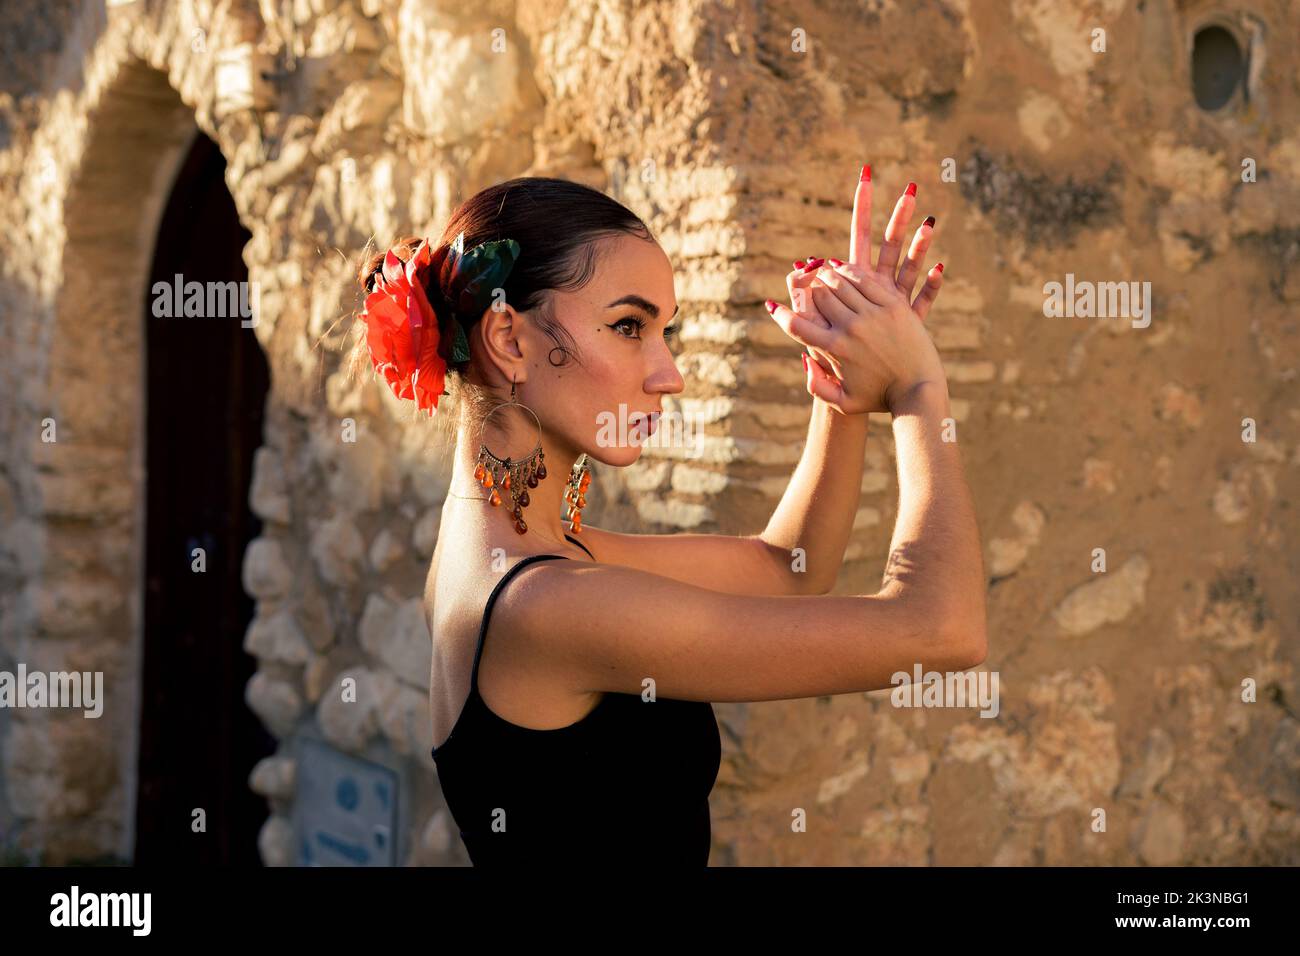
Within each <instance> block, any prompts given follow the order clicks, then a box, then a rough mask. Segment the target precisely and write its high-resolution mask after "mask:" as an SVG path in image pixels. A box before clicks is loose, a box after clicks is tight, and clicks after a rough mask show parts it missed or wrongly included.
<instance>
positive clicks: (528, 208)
mask: <svg viewBox="0 0 1300 956" xmlns="http://www.w3.org/2000/svg"><path fill="white" fill-rule="evenodd" d="M462 232H463V233H464V234H465V239H464V248H465V249H467V250H468V249H470V248H472V247H473V246H475V245H477V244H479V243H480V242H490V241H493V240H498V239H513V240H515V241H516V242H517V243H519V257H518V259H517V260H516V261H515V264H514V267H513V268H512V269H511V270H510V274H509V276H507V277H506V280H505V282H504V283H502V288H503V291H504V292H505V299H506V301H507V302H508V303H509V304H510V305H511V306H512V307H513V308H514V309H515V310H516V311H519V312H528V311H531V310H533V309H537V314H536V321H537V324H538V327H539V328H540V329H541V330H542V331H543V332H545V333H546V334H547V335H548V336H549V337H550V338H551V340H552V341H554V342H555V345H556V348H555V349H553V350H552V351H551V359H550V360H551V362H552V363H553V364H555V365H562V364H564V363H565V362H566V361H568V358H569V357H570V356H572V355H573V350H572V348H571V346H572V339H571V338H570V337H569V336H568V334H567V332H566V330H565V329H564V327H563V326H561V325H560V324H559V323H557V322H556V321H555V314H554V311H553V308H552V304H553V296H552V295H551V293H552V292H553V291H555V290H563V291H566V292H572V291H576V290H578V289H581V288H582V287H583V286H585V285H586V284H587V283H588V282H590V281H591V278H592V276H593V275H594V274H595V271H596V265H597V248H596V241H597V240H599V239H603V238H607V237H611V236H616V235H619V234H627V235H634V236H637V237H638V238H641V239H646V240H649V241H653V239H654V236H653V234H652V233H651V232H650V229H649V228H648V227H647V226H646V224H645V223H644V222H642V220H641V219H640V218H639V217H638V216H637V215H636V214H635V213H633V212H632V211H631V210H630V209H628V208H627V207H626V206H624V205H623V204H622V203H620V202H618V201H617V200H615V199H611V198H610V197H609V196H606V195H605V194H604V193H602V192H600V191H599V190H596V189H592V188H591V187H590V186H585V185H583V184H581V183H575V182H570V181H569V180H567V179H553V178H548V177H539V176H527V177H522V178H519V179H511V180H508V181H506V182H503V183H498V184H497V185H495V186H489V187H487V188H486V189H483V190H481V191H480V192H478V193H475V194H474V195H473V196H471V197H470V198H469V199H467V200H465V201H464V202H463V203H461V204H460V206H459V207H457V209H456V211H455V212H453V213H452V215H451V218H450V220H449V221H448V222H447V225H446V227H445V228H444V229H443V231H442V237H441V239H440V240H439V243H438V246H445V245H450V244H451V243H452V242H454V241H455V239H456V236H457V235H458V234H460V233H462ZM419 244H420V238H419V237H417V236H407V237H404V238H402V239H401V240H400V241H398V242H397V243H396V244H395V245H393V246H392V247H391V248H392V251H393V253H394V254H395V255H396V256H397V257H398V258H399V259H401V260H402V261H403V262H405V261H406V260H408V259H409V258H410V257H411V255H412V254H414V252H415V249H416V247H417V246H419ZM435 248H437V247H435ZM386 251H387V250H384V251H380V252H375V253H373V254H370V255H368V256H366V257H365V258H364V261H363V262H362V265H361V268H360V269H359V270H358V273H357V279H358V281H359V282H360V283H361V286H362V288H363V289H364V290H365V292H366V293H367V294H368V293H370V292H372V291H373V290H374V285H375V276H376V275H377V274H378V273H379V271H380V269H381V268H382V267H383V262H384V255H385V253H386ZM429 276H430V278H429V285H430V286H431V287H430V288H426V289H425V294H426V295H428V296H429V302H430V304H431V305H432V306H433V307H434V310H435V311H436V312H437V313H438V315H439V316H440V317H443V316H446V317H448V318H451V319H454V320H455V321H459V322H460V323H461V324H462V325H463V326H464V328H465V331H466V334H468V333H469V330H470V329H471V328H472V327H473V326H474V325H475V324H476V323H477V322H478V321H479V320H480V319H481V318H482V315H476V316H466V315H455V314H454V313H453V311H452V309H451V300H454V299H456V298H457V297H458V295H459V290H456V289H444V288H442V281H443V280H442V279H441V278H440V276H438V275H437V273H436V272H435V271H433V270H431V271H430V272H429ZM357 324H358V326H361V328H360V329H359V333H360V334H359V338H358V341H357V343H356V345H355V346H354V348H353V350H352V362H351V366H352V370H353V374H356V372H357V370H358V367H365V366H368V364H369V353H368V350H367V347H366V341H365V328H364V324H363V323H361V322H358V323H357ZM566 342H567V344H566ZM557 356H559V360H558V361H557V360H556V357H557ZM469 365H470V363H468V362H462V363H460V364H459V365H452V364H450V363H449V364H448V366H447V389H448V392H449V393H450V394H449V397H455V398H456V399H457V402H456V404H457V405H460V404H461V401H460V400H461V399H463V400H465V406H466V408H465V412H464V414H467V415H469V416H470V418H469V421H470V422H471V423H472V424H474V425H475V426H477V425H478V424H479V423H481V421H482V419H483V416H485V415H486V414H487V411H488V410H490V409H491V407H492V406H493V405H496V404H497V403H498V402H500V401H503V400H505V398H508V397H509V396H508V393H507V394H506V395H504V396H501V397H497V396H493V395H492V394H490V393H488V392H487V391H486V390H484V389H482V388H480V387H477V386H475V385H473V384H472V383H470V382H469V381H468V380H467V378H466V375H465V373H466V372H467V371H468V370H469ZM444 400H445V399H444Z"/></svg>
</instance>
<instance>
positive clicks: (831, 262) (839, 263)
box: [826, 259, 844, 268]
mask: <svg viewBox="0 0 1300 956" xmlns="http://www.w3.org/2000/svg"><path fill="white" fill-rule="evenodd" d="M826 261H827V262H829V263H830V264H831V265H833V266H836V267H837V268H838V267H839V266H842V265H844V263H842V262H840V260H839V259H827V260H826Z"/></svg>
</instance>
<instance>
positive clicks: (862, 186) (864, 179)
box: [849, 166, 871, 266]
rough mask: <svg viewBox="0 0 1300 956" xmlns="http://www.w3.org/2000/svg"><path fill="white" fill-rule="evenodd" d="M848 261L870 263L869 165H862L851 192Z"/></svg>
mask: <svg viewBox="0 0 1300 956" xmlns="http://www.w3.org/2000/svg"><path fill="white" fill-rule="evenodd" d="M849 262H852V263H853V264H854V265H859V264H861V265H863V266H870V265H871V167H870V166H863V167H862V172H861V173H860V174H859V175H858V188H857V191H856V192H854V194H853V219H852V221H851V222H850V224H849Z"/></svg>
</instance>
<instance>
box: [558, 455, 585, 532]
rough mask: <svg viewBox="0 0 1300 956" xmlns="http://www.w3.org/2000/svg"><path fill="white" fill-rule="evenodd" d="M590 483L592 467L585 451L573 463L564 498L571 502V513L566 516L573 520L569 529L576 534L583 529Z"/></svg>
mask: <svg viewBox="0 0 1300 956" xmlns="http://www.w3.org/2000/svg"><path fill="white" fill-rule="evenodd" d="M590 484H591V469H590V467H589V466H588V464H587V453H586V452H583V453H582V454H581V455H579V456H578V460H577V461H576V462H574V464H573V471H572V472H570V473H569V486H568V490H567V491H565V492H564V500H565V501H567V502H568V503H569V513H568V514H566V515H565V517H566V518H569V519H570V520H571V521H572V523H571V524H570V525H569V530H570V531H572V532H573V533H574V534H577V533H578V532H579V531H581V530H582V509H583V508H585V507H586V506H587V486H588V485H590Z"/></svg>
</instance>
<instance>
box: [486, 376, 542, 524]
mask: <svg viewBox="0 0 1300 956" xmlns="http://www.w3.org/2000/svg"><path fill="white" fill-rule="evenodd" d="M507 405H517V406H518V407H519V408H522V409H523V410H524V411H526V412H527V413H528V414H529V415H532V416H533V421H535V422H537V446H536V447H535V448H534V449H533V450H532V451H531V452H530V453H529V454H528V455H526V456H524V457H523V458H499V457H497V456H496V455H494V454H492V452H491V451H489V450H488V446H487V444H486V443H482V444H480V445H479V452H478V463H477V464H476V465H475V467H474V477H475V478H476V479H478V483H479V484H481V485H482V486H483V487H484V488H487V489H489V490H490V491H491V492H492V493H491V494H490V495H488V498H487V500H488V501H490V502H491V503H492V507H494V508H496V507H500V505H501V501H502V492H505V493H506V494H508V495H509V496H510V511H511V514H512V516H513V517H514V519H515V530H516V531H518V532H519V533H520V534H523V533H524V532H526V531H527V530H528V523H527V522H525V521H524V509H525V508H527V507H528V489H529V488H536V487H537V483H538V482H539V481H541V480H542V479H544V478H545V477H546V461H545V458H546V455H545V453H544V452H543V451H542V423H541V421H540V420H539V419H538V417H537V415H536V413H534V412H533V410H532V409H531V408H529V407H528V406H527V405H524V404H523V403H522V402H517V401H515V382H514V379H511V381H510V400H509V401H508V402H502V403H501V404H500V405H498V406H497V407H496V408H494V409H492V411H490V412H488V413H487V416H486V417H485V418H484V420H483V424H484V429H485V430H486V427H487V419H488V418H491V417H492V416H493V415H494V414H496V412H497V411H498V410H499V409H502V408H505V407H506V406H507Z"/></svg>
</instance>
